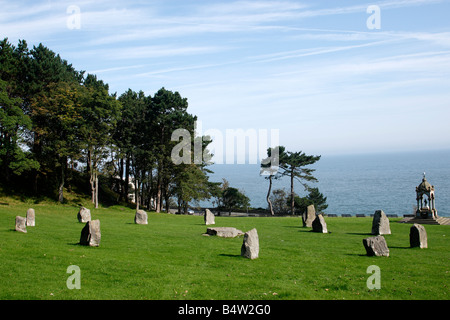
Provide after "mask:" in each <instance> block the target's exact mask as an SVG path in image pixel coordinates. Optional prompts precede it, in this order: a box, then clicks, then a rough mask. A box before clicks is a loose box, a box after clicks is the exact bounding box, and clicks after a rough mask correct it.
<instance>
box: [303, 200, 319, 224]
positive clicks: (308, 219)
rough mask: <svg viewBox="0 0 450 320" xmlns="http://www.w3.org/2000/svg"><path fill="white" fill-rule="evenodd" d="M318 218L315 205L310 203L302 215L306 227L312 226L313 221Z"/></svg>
mask: <svg viewBox="0 0 450 320" xmlns="http://www.w3.org/2000/svg"><path fill="white" fill-rule="evenodd" d="M315 219H316V209H315V208H314V205H313V204H312V205H309V206H308V207H307V208H306V211H305V212H304V213H303V215H302V222H303V226H304V227H308V228H311V227H312V223H313V221H314V220H315Z"/></svg>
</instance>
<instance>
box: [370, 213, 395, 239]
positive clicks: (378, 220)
mask: <svg viewBox="0 0 450 320" xmlns="http://www.w3.org/2000/svg"><path fill="white" fill-rule="evenodd" d="M372 234H374V235H383V234H391V228H390V226H389V218H388V217H387V216H386V214H385V213H384V212H383V210H377V211H375V214H374V215H373V220H372Z"/></svg>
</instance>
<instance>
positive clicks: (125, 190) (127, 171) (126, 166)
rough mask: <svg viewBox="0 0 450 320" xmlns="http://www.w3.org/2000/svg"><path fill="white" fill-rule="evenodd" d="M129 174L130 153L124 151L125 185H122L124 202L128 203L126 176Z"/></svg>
mask: <svg viewBox="0 0 450 320" xmlns="http://www.w3.org/2000/svg"><path fill="white" fill-rule="evenodd" d="M129 176H130V154H129V153H128V152H127V153H126V160H125V185H124V187H125V188H124V196H125V202H126V203H128V177H129Z"/></svg>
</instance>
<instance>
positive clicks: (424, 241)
mask: <svg viewBox="0 0 450 320" xmlns="http://www.w3.org/2000/svg"><path fill="white" fill-rule="evenodd" d="M409 244H410V245H411V248H414V247H419V248H421V249H423V248H428V238H427V231H426V230H425V228H424V226H422V225H421V224H417V223H414V225H413V226H412V227H411V229H409Z"/></svg>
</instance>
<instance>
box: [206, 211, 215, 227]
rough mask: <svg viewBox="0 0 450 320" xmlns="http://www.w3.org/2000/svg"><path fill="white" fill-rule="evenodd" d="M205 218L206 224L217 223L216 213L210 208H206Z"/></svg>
mask: <svg viewBox="0 0 450 320" xmlns="http://www.w3.org/2000/svg"><path fill="white" fill-rule="evenodd" d="M204 219H205V224H206V225H207V226H208V225H211V224H216V223H215V221H214V214H213V213H212V212H211V210H209V209H206V210H205V216H204Z"/></svg>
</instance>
